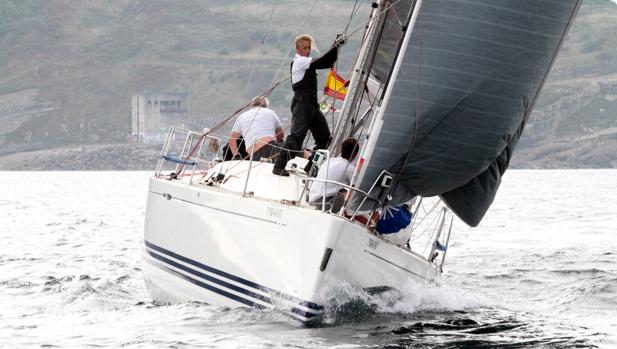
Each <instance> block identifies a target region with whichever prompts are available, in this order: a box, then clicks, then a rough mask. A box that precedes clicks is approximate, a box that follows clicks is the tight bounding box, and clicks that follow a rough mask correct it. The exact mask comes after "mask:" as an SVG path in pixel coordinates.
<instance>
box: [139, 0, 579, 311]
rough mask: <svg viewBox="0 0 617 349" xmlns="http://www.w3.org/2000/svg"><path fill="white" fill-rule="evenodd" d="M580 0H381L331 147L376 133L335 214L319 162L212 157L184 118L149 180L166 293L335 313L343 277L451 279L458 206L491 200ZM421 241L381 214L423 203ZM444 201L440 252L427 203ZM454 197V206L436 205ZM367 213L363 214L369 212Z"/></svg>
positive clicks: (150, 230) (374, 286) (370, 282)
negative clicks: (316, 197) (392, 228)
mask: <svg viewBox="0 0 617 349" xmlns="http://www.w3.org/2000/svg"><path fill="white" fill-rule="evenodd" d="M580 2H581V1H580V0H559V1H554V0H524V1H521V0H491V1H483V0H424V1H422V0H378V1H376V2H375V3H374V4H373V8H372V11H371V14H370V18H369V20H368V22H367V25H366V29H365V30H364V32H363V37H362V43H361V46H360V49H359V52H358V55H357V60H356V62H355V64H354V67H353V70H352V72H353V73H352V75H351V76H350V79H349V80H350V84H349V86H348V88H347V96H346V97H345V101H344V104H343V106H342V107H341V109H340V115H339V118H338V120H337V122H336V124H335V125H331V127H332V130H333V137H334V141H333V142H332V143H331V144H332V145H331V146H330V148H329V149H327V150H323V151H321V153H320V154H321V155H322V157H324V158H327V157H330V156H334V155H336V154H338V153H339V152H340V149H339V144H340V143H341V140H343V139H345V138H347V137H349V136H355V137H356V138H358V139H359V140H360V142H361V144H362V148H361V151H360V155H359V160H358V161H357V164H356V168H355V172H354V176H353V180H352V182H351V183H350V184H346V183H336V184H337V185H339V186H341V187H344V188H346V189H347V191H348V195H347V198H346V201H345V203H344V207H343V209H341V210H338V211H336V212H334V211H332V210H327V209H326V207H325V205H324V206H322V207H321V208H320V207H315V206H314V205H310V204H309V203H308V202H307V190H308V189H309V187H310V185H311V183H313V182H315V181H316V179H315V178H314V177H311V176H309V175H307V173H305V172H304V170H303V169H304V167H305V164H306V160H304V159H301V158H298V157H297V158H294V159H292V160H290V161H289V163H288V164H287V169H288V171H289V172H290V173H291V175H290V176H289V177H280V176H275V175H273V174H272V163H271V162H268V161H262V159H252V158H251V159H247V160H231V161H222V160H221V159H220V156H219V155H217V154H214V155H212V156H210V157H208V155H207V150H206V149H207V148H208V146H207V145H208V144H212V143H211V142H213V141H215V140H216V139H215V138H214V137H213V136H212V135H210V134H204V133H202V132H194V131H190V130H182V129H179V128H173V127H172V128H171V129H170V132H169V134H168V136H167V139H166V140H165V144H164V146H163V150H162V154H161V159H160V160H159V162H158V164H157V167H156V170H155V173H154V175H153V176H152V177H151V178H150V185H149V192H148V201H147V210H146V221H145V234H144V248H143V256H144V261H145V263H144V265H145V267H144V275H145V283H146V286H147V288H148V290H149V292H150V294H151V296H152V298H153V299H155V300H159V301H167V302H181V301H202V302H206V303H210V304H214V305H220V306H225V307H254V308H259V309H276V310H278V311H281V312H283V313H286V314H288V315H290V316H292V317H293V318H295V319H297V320H299V321H302V322H310V321H315V320H317V319H319V318H321V316H322V315H323V314H324V311H325V309H326V308H327V307H328V305H329V304H330V302H331V300H332V299H331V297H332V295H333V291H332V290H334V289H336V288H337V287H340V286H341V285H348V286H351V287H355V288H358V289H363V290H368V291H371V290H372V291H374V290H384V289H395V290H402V289H404V286H405V285H406V284H407V283H409V281H410V280H413V281H414V282H419V283H429V284H430V283H432V284H436V283H438V282H439V278H440V275H441V273H442V270H443V266H444V261H445V258H446V252H447V249H448V244H449V238H450V233H451V229H452V221H451V217H452V214H453V215H456V216H457V217H458V219H460V220H462V221H463V222H464V223H466V224H468V225H470V226H477V225H478V224H479V223H480V222H481V220H482V218H483V216H484V215H485V214H486V212H487V210H488V209H489V207H490V205H491V203H492V201H493V199H494V197H495V195H496V192H497V190H498V187H499V184H500V181H501V178H502V176H503V175H504V172H505V171H506V169H507V167H508V164H509V161H510V159H511V157H512V153H513V151H514V148H515V146H516V144H517V141H518V140H519V138H520V136H521V133H522V131H523V128H524V126H525V123H526V121H527V119H528V117H529V115H530V114H531V111H532V109H533V105H534V102H535V100H536V99H537V96H538V94H539V92H540V90H541V89H542V85H543V84H544V81H545V80H546V77H547V75H548V72H549V71H550V68H551V66H552V64H553V62H554V60H555V57H556V56H557V53H558V51H559V48H560V46H561V44H562V43H563V41H564V38H565V36H566V33H567V31H568V28H569V26H570V24H571V23H572V21H573V19H574V17H575V15H576V13H577V11H578V8H579V6H580ZM414 198H422V199H417V200H416V201H415V202H416V203H415V204H414V205H413V206H412V212H414V213H415V215H414V222H413V223H412V224H411V227H410V228H407V229H408V231H409V234H410V236H409V239H408V242H407V243H404V244H397V243H392V242H390V241H388V240H387V239H385V238H383V237H382V236H381V235H380V234H379V233H378V232H377V231H376V229H375V226H374V221H371V218H372V217H374V216H375V215H376V214H379V213H380V212H383V211H384V210H385V208H386V207H391V206H396V205H401V204H404V203H409V202H410V200H412V199H414ZM430 200H433V202H435V206H433V207H438V208H439V209H437V210H428V213H427V214H426V216H428V214H429V213H431V212H433V213H434V214H435V215H436V216H435V217H436V218H434V219H432V220H431V222H433V223H431V224H432V226H433V228H431V229H430V230H429V231H430V233H428V234H424V238H425V239H426V246H428V248H425V249H424V250H422V249H416V248H414V244H413V242H414V241H416V240H415V239H416V238H417V237H419V235H422V234H423V233H422V232H421V229H424V230H426V229H428V228H426V227H423V224H424V223H423V222H428V221H429V220H430V219H426V220H423V218H422V212H423V211H424V208H423V209H422V210H421V209H420V207H424V206H423V205H425V204H426V203H427V202H428V201H430ZM438 204H439V205H441V206H438ZM361 216H363V217H368V219H364V220H361V219H358V217H361Z"/></svg>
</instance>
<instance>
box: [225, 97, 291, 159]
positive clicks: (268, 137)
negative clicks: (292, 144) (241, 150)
mask: <svg viewBox="0 0 617 349" xmlns="http://www.w3.org/2000/svg"><path fill="white" fill-rule="evenodd" d="M268 105H269V102H268V99H267V98H265V97H255V98H253V100H252V101H251V108H250V109H249V110H247V111H245V112H244V113H242V114H240V115H239V116H238V119H237V120H236V123H235V125H234V128H233V130H232V131H231V134H230V135H229V150H230V151H231V153H232V155H234V156H235V155H236V154H238V141H239V138H240V137H242V142H244V145H245V147H246V152H247V154H249V156H250V155H251V154H252V156H253V160H257V161H259V160H260V159H262V158H270V157H272V156H274V155H276V153H277V152H278V150H279V149H280V147H281V145H282V143H283V137H285V132H284V131H283V127H282V126H281V120H280V119H279V117H278V116H277V115H276V113H275V112H274V110H272V109H268Z"/></svg>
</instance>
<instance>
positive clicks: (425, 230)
mask: <svg viewBox="0 0 617 349" xmlns="http://www.w3.org/2000/svg"><path fill="white" fill-rule="evenodd" d="M439 202H440V200H437V201H436V202H435V204H434V205H433V207H431V208H430V209H429V210H428V212H427V213H426V214H425V215H424V216H423V217H422V219H421V220H420V222H418V223H416V229H419V228H418V227H420V226H421V225H422V222H424V220H425V219H426V218H427V217H428V216H429V215H430V214H431V212H433V211H434V210H435V208H437V205H438V204H439ZM434 221H435V217H433V219H432V221H431V222H430V223H429V224H427V227H426V228H424V231H423V232H421V233H420V234H418V235H416V236H415V237H414V238H413V239H412V238H411V237H409V240H407V242H408V243H411V242H413V241H415V240H417V239H418V238H419V237H421V236H422V235H424V233H426V232H427V230H428V229H429V228H430V226H431V225H432V222H434Z"/></svg>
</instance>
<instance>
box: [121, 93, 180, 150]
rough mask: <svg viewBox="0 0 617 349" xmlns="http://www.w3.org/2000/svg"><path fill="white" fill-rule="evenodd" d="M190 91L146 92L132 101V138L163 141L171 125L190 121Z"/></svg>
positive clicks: (134, 139) (134, 97)
mask: <svg viewBox="0 0 617 349" xmlns="http://www.w3.org/2000/svg"><path fill="white" fill-rule="evenodd" d="M187 98H188V93H177V92H165V93H153V92H144V93H141V94H137V95H134V96H133V98H132V101H131V104H132V107H131V134H130V140H131V141H132V142H138V143H159V142H162V141H163V139H164V137H165V135H166V134H167V130H168V129H169V126H170V125H176V126H185V124H186V123H188V122H189V113H188V100H187Z"/></svg>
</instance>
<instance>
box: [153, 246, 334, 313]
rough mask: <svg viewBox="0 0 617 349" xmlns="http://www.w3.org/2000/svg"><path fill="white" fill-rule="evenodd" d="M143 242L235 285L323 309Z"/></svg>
mask: <svg viewBox="0 0 617 349" xmlns="http://www.w3.org/2000/svg"><path fill="white" fill-rule="evenodd" d="M144 242H145V244H146V246H147V247H149V248H151V249H153V250H155V251H157V252H160V253H162V254H166V255H168V256H170V257H173V258H175V259H177V260H179V261H182V262H184V263H187V264H190V265H193V266H195V267H197V268H201V269H203V270H206V271H208V272H210V273H212V274H216V275H219V276H222V277H224V278H227V279H229V280H233V281H235V282H237V283H240V284H243V285H246V286H248V287H252V288H255V289H258V290H260V291H264V292H267V293H269V294H273V295H276V296H278V297H281V298H283V299H286V300H288V301H291V302H294V303H298V304H300V305H302V306H304V307H307V308H309V309H313V310H317V311H321V310H323V309H324V307H323V306H321V305H319V304H316V303H313V302H309V301H305V300H303V299H300V298H297V297H293V296H290V295H287V294H285V293H282V292H279V291H277V290H273V289H271V288H268V287H266V286H262V285H260V284H258V283H255V282H253V281H250V280H247V279H244V278H241V277H239V276H236V275H233V274H229V273H227V272H224V271H222V270H219V269H216V268H213V267H211V266H209V265H205V264H203V263H200V262H197V261H195V260H193V259H190V258H187V257H184V256H181V255H179V254H177V253H175V252H172V251H169V250H167V249H165V248H163V247H160V246H157V245H155V244H153V243H151V242H149V241H144Z"/></svg>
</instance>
